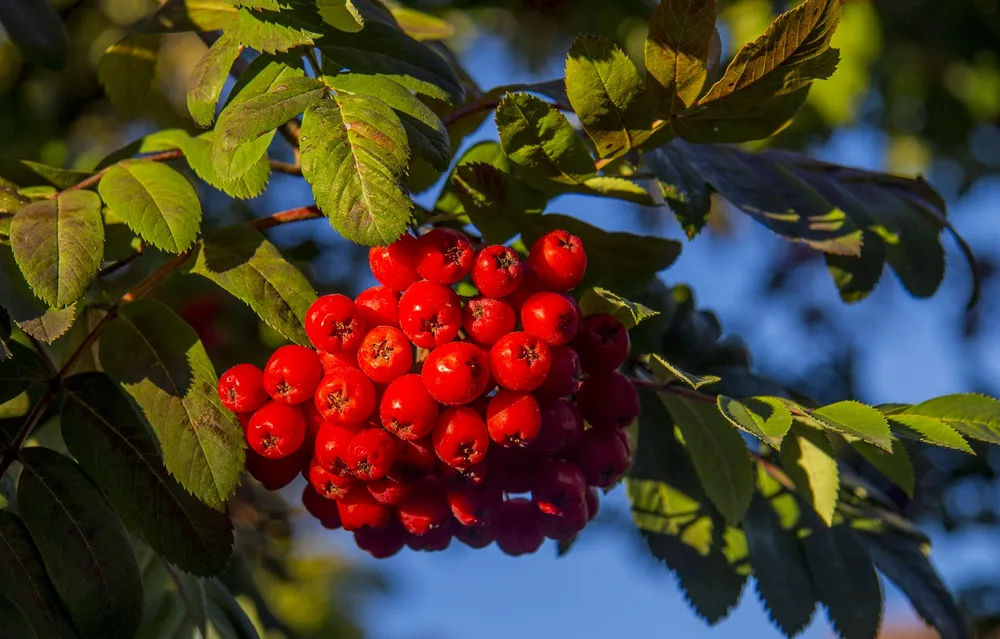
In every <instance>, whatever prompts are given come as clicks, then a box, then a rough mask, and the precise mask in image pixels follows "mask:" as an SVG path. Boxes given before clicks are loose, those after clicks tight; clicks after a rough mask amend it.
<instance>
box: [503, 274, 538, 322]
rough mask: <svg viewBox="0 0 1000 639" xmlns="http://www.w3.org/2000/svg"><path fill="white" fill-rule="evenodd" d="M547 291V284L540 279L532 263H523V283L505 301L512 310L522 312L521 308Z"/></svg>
mask: <svg viewBox="0 0 1000 639" xmlns="http://www.w3.org/2000/svg"><path fill="white" fill-rule="evenodd" d="M544 290H546V289H545V284H543V283H542V280H540V279H539V278H538V273H537V272H536V271H535V267H534V266H532V265H531V263H530V262H521V283H520V284H518V286H517V288H516V289H514V292H513V293H511V294H510V295H507V296H506V297H504V301H505V302H507V303H508V304H510V306H511V308H513V309H514V310H515V311H517V312H520V310H521V306H523V305H524V303H525V302H526V301H527V300H528V298H529V297H531V296H532V295H534V294H535V293H540V292H542V291H544Z"/></svg>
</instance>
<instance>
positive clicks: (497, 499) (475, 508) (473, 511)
mask: <svg viewBox="0 0 1000 639" xmlns="http://www.w3.org/2000/svg"><path fill="white" fill-rule="evenodd" d="M502 504H503V491H502V490H500V488H499V487H497V486H495V485H487V486H484V487H483V488H478V489H471V490H468V489H467V490H449V491H448V505H449V506H450V507H451V514H452V516H453V517H454V518H455V519H456V520H457V521H458V523H460V524H462V525H463V526H486V525H488V524H489V523H490V522H491V521H492V520H493V516H494V514H495V513H496V511H497V510H499V509H500V506H501V505H502Z"/></svg>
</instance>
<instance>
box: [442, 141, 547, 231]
mask: <svg viewBox="0 0 1000 639" xmlns="http://www.w3.org/2000/svg"><path fill="white" fill-rule="evenodd" d="M453 142H454V141H453ZM465 164H489V165H491V166H492V167H493V168H494V169H498V170H499V171H501V172H502V173H504V174H507V175H509V174H510V171H511V167H510V161H509V160H508V159H507V156H506V155H504V152H503V148H502V147H501V146H500V143H499V142H494V141H492V140H483V141H481V142H477V143H475V144H473V145H472V146H470V147H469V148H468V149H466V151H465V152H464V153H463V154H462V155H461V156H460V157H459V158H458V161H457V162H455V171H457V170H458V167H460V166H463V165H465ZM455 171H453V172H452V175H451V179H449V180H448V181H447V182H445V183H444V188H442V189H441V194H440V195H439V196H438V200H437V202H436V203H435V204H434V210H436V211H444V212H446V213H453V214H455V215H460V214H462V213H464V212H465V209H464V208H463V207H462V202H461V200H460V199H459V197H458V194H457V193H456V189H455V186H454V181H455ZM542 206H543V208H544V204H543V205H542ZM532 212H535V211H532ZM537 212H539V213H540V212H541V209H539V210H538V211H537ZM507 239H510V238H507ZM504 241H506V240H504Z"/></svg>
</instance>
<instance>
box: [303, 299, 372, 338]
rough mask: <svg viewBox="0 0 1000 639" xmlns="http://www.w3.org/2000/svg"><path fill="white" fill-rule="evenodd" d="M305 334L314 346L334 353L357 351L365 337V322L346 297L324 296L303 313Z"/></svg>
mask: <svg viewBox="0 0 1000 639" xmlns="http://www.w3.org/2000/svg"><path fill="white" fill-rule="evenodd" d="M305 327H306V335H307V336H308V337H309V341H310V342H312V344H313V346H315V347H316V348H318V349H320V350H324V351H329V352H332V353H336V352H339V351H353V350H356V349H357V348H358V344H360V343H361V338H362V337H364V335H365V320H364V318H363V317H362V316H361V312H360V311H359V310H358V308H357V306H355V305H354V302H353V301H352V300H351V298H349V297H347V296H346V295H341V294H339V293H338V294H335V295H323V296H322V297H320V298H319V299H317V300H316V301H315V302H313V303H312V306H310V307H309V310H307V311H306V321H305Z"/></svg>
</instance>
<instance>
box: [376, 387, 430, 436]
mask: <svg viewBox="0 0 1000 639" xmlns="http://www.w3.org/2000/svg"><path fill="white" fill-rule="evenodd" d="M438 410H439V406H438V403H437V402H436V401H434V399H433V398H432V397H431V396H430V393H428V392H427V388H426V387H425V386H424V382H423V380H422V379H421V376H420V375H416V374H410V375H403V376H402V377H398V378H396V379H394V380H393V381H392V382H391V383H390V384H389V387H388V388H386V389H385V394H383V395H382V402H381V404H380V406H379V418H380V419H381V420H382V426H383V427H384V428H385V429H386V430H388V431H389V432H390V433H392V434H393V435H395V436H396V437H399V438H401V439H407V440H411V441H412V440H416V439H422V438H424V437H426V436H428V435H430V434H431V431H432V430H434V427H435V426H436V425H437V418H438Z"/></svg>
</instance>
